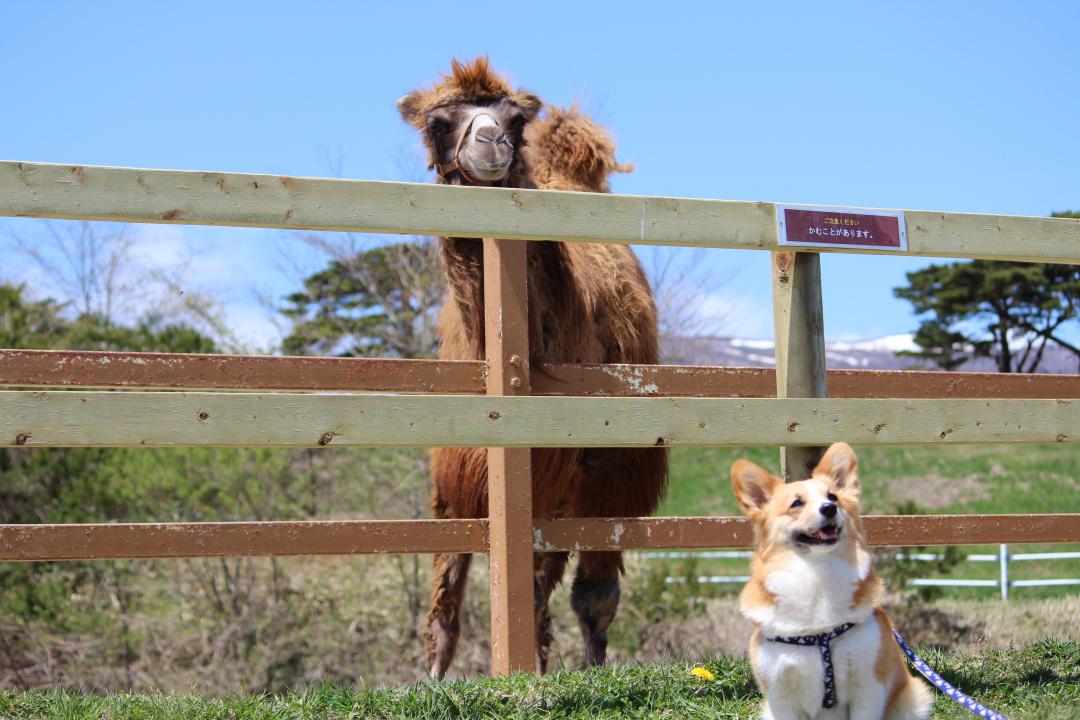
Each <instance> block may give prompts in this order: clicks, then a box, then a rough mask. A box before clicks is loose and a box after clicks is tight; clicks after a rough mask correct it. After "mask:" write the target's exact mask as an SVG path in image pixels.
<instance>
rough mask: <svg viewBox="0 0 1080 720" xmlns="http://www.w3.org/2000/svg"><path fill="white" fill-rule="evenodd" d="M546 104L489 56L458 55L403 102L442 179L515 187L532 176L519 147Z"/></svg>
mask: <svg viewBox="0 0 1080 720" xmlns="http://www.w3.org/2000/svg"><path fill="white" fill-rule="evenodd" d="M540 105H541V101H540V98H538V97H536V96H535V95H533V94H531V93H528V92H525V91H522V90H513V89H511V88H510V86H509V85H508V84H507V83H506V81H505V80H504V79H503V78H501V77H499V76H498V75H496V74H495V73H494V72H493V71H492V70H491V68H490V67H489V66H488V62H487V59H486V58H479V59H477V60H474V61H473V62H471V63H466V64H463V63H459V62H458V61H456V60H455V61H454V62H453V65H452V67H451V72H450V74H449V75H446V76H444V77H443V79H442V80H441V81H440V82H438V83H436V84H435V85H434V86H432V87H430V88H427V89H423V90H416V91H413V92H411V93H409V94H408V95H406V96H405V97H403V98H401V99H400V100H398V103H397V107H398V111H399V112H401V116H402V117H403V118H404V119H405V121H406V122H408V123H409V124H410V125H412V126H413V127H414V128H416V129H417V130H418V131H419V132H420V136H421V137H422V138H423V140H424V144H425V145H426V146H427V149H428V162H429V164H430V166H431V168H432V169H434V170H435V171H436V172H437V173H438V175H439V180H440V181H441V182H443V183H446V184H450V185H504V186H511V187H521V183H523V182H525V181H526V180H527V176H526V171H525V169H524V168H525V163H524V161H520V160H521V159H520V154H519V153H518V150H519V149H520V148H521V147H522V145H523V143H522V133H523V132H524V130H525V125H526V124H527V123H528V122H529V121H530V120H532V119H533V118H534V117H536V113H537V112H539V111H540Z"/></svg>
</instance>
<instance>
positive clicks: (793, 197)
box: [0, 0, 1080, 345]
mask: <svg viewBox="0 0 1080 720" xmlns="http://www.w3.org/2000/svg"><path fill="white" fill-rule="evenodd" d="M0 27H2V28H3V29H4V33H3V36H2V38H3V39H2V40H0V67H2V68H4V83H3V93H4V103H3V105H4V111H3V113H0V158H4V159H18V160H30V161H46V162H65V163H88V164H104V165H126V166H139V167H153V168H182V169H205V170H230V171H240V172H271V173H282V174H296V175H327V174H331V170H330V168H329V167H328V164H327V157H328V156H330V157H335V158H340V159H341V161H342V173H343V175H344V176H346V177H356V178H370V179H411V178H408V177H406V176H407V175H409V174H411V173H415V172H417V169H418V168H419V167H420V164H419V160H418V152H417V143H416V141H415V138H414V136H413V134H412V131H411V130H410V129H409V128H407V127H406V126H405V125H404V123H402V122H401V120H400V119H399V117H398V115H397V113H396V111H395V109H394V102H395V101H396V99H397V98H398V97H399V96H401V95H402V94H404V93H405V92H406V91H408V90H410V89H412V88H413V87H416V86H418V85H422V84H427V83H429V82H430V81H432V80H433V79H435V77H436V76H437V74H438V73H439V72H440V71H443V70H445V69H446V68H447V67H448V64H449V59H450V57H451V56H457V57H459V58H470V57H473V56H475V55H478V54H484V53H486V54H488V55H489V56H490V57H491V60H492V62H493V63H494V64H495V65H496V67H498V68H499V69H501V70H502V71H504V72H506V73H507V74H509V75H510V76H511V77H512V78H513V79H514V81H515V82H516V83H518V84H520V85H521V86H523V87H525V88H528V89H529V90H531V91H533V92H536V93H538V94H540V95H541V96H543V97H544V98H545V99H546V100H548V101H549V102H554V103H569V102H571V101H578V102H580V103H581V104H582V105H583V106H584V107H585V108H586V109H588V110H589V111H590V112H592V113H593V114H594V115H595V116H596V117H597V118H598V119H599V120H600V121H601V122H603V123H604V124H606V125H607V126H608V127H609V128H611V130H612V131H613V133H614V135H615V137H616V139H617V141H618V144H619V149H620V155H621V156H622V158H623V159H625V160H628V161H631V162H633V163H634V164H635V165H636V166H637V170H636V172H634V173H633V174H631V175H626V176H619V177H617V178H616V179H615V180H614V190H615V191H616V192H624V193H633V194H655V195H676V196H689V197H706V198H724V199H746V200H766V201H776V202H792V203H811V204H832V205H857V206H871V207H898V208H910V209H938V210H949V211H960V212H983V213H998V214H1018V215H1045V214H1048V213H1049V212H1050V211H1052V210H1062V209H1069V208H1080V143H1078V142H1077V136H1078V130H1077V129H1078V128H1080V93H1078V92H1077V84H1076V82H1077V76H1078V71H1080V43H1078V42H1076V37H1077V31H1078V29H1080V4H1076V3H1068V2H1060V3H1050V2H1047V3H1030V2H1027V3H1021V2H1016V3H993V2H981V3H974V2H970V3H969V2H958V3H941V2H937V3H916V2H908V3H890V4H885V3H875V4H870V3H805V2H802V3H797V2H791V3H700V4H697V3H693V4H691V3H685V4H684V3H678V2H665V3H656V2H652V3H630V2H624V3H619V4H618V5H615V4H610V5H609V4H601V3H585V2H580V0H579V1H578V2H567V3H564V2H547V3H528V4H524V3H523V4H520V5H518V4H514V3H507V2H502V3H483V2H469V3H466V4H464V5H461V4H458V5H447V4H446V3H440V4H437V5H436V4H427V3H422V2H415V1H414V2H409V3H344V2H342V3H324V2H306V3H303V4H295V3H280V2H270V1H264V2H258V3H247V2H184V3H169V4H166V3H147V2H140V3H135V2H130V3H123V2H107V1H102V2H95V3H81V2H80V3H76V2H71V3H62V2H50V3H46V2H37V3H30V2H23V3H16V2H9V3H3V4H0ZM6 226H7V227H8V228H9V229H11V228H13V229H15V230H16V231H17V232H19V233H20V234H22V235H24V236H28V235H29V236H32V235H33V234H34V233H35V232H37V231H38V230H37V226H36V224H35V223H34V221H9V222H7V223H6ZM139 233H140V234H139V238H140V242H143V243H144V244H145V248H146V249H145V253H146V254H147V256H148V257H152V258H157V259H158V260H160V261H162V262H164V261H167V260H168V259H169V258H171V257H176V256H178V255H180V254H185V253H186V254H187V256H189V257H190V258H193V259H194V261H195V266H196V267H197V269H198V270H199V282H201V283H202V284H203V286H204V287H207V288H209V289H212V290H214V291H215V292H217V293H218V294H220V295H222V297H223V298H224V299H225V300H226V301H227V302H228V303H229V312H230V317H231V318H232V321H233V322H234V323H236V325H237V326H238V327H240V328H242V329H243V330H244V331H245V332H246V333H247V334H246V336H247V337H249V338H250V339H251V342H252V343H253V344H256V345H257V344H264V343H265V342H266V341H267V340H268V339H269V338H270V337H272V335H273V331H272V329H271V328H270V326H269V325H268V322H267V320H266V319H265V318H263V317H262V316H261V314H262V309H261V307H260V306H259V304H258V303H257V302H256V301H255V299H254V297H255V294H256V292H258V293H262V294H270V295H282V294H284V293H286V292H288V291H289V290H290V289H291V287H292V286H293V283H294V282H295V278H291V277H289V276H288V274H287V273H282V272H281V270H280V265H281V250H282V248H289V247H292V248H293V249H294V250H295V251H296V253H297V254H302V253H303V252H304V251H302V250H301V249H299V246H298V243H296V242H295V240H294V239H293V238H290V237H289V236H288V235H287V234H283V233H279V232H269V231H236V230H230V229H224V228H214V229H202V228H175V227H170V228H164V227H147V228H143V229H140V230H139ZM7 257H9V258H11V257H12V256H11V255H10V254H8V255H7ZM20 262H21V261H19V260H15V261H14V262H11V261H9V263H6V264H5V265H4V266H0V276H2V277H7V278H9V279H19V278H26V277H30V276H29V275H27V270H26V268H25V267H23V266H20V265H19V264H18V263H20ZM304 262H307V263H309V264H316V263H317V258H312V257H305V259H304ZM926 263H927V261H925V260H915V259H907V258H895V257H892V258H879V257H869V256H828V255H827V256H825V258H824V260H823V269H824V280H825V304H826V332H827V335H829V336H830V337H834V338H836V337H848V338H849V337H873V336H879V335H885V334H892V333H899V332H905V331H910V330H912V329H914V327H915V325H916V323H915V321H914V319H913V318H912V317H911V314H910V311H909V310H908V307H907V305H906V304H905V303H901V302H900V301H897V300H895V299H893V297H892V292H891V290H892V288H893V287H894V286H896V285H898V284H900V283H901V282H902V281H903V273H904V272H905V271H910V270H912V269H915V268H918V267H921V266H923V265H925V264H926ZM706 267H707V268H708V269H709V272H711V273H714V274H715V277H716V279H717V285H716V287H715V289H714V290H712V294H711V295H710V297H709V301H708V305H707V306H708V307H712V308H717V309H718V310H723V309H728V313H727V325H726V329H727V330H728V331H730V332H732V333H736V334H740V335H744V336H745V335H749V336H756V337H767V336H769V335H771V310H770V305H769V303H770V290H769V281H768V277H769V276H768V255H767V253H755V252H750V251H742V252H738V251H709V252H708V253H707V264H706ZM732 275H734V276H733V277H732Z"/></svg>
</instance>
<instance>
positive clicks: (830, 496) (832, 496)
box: [825, 493, 836, 502]
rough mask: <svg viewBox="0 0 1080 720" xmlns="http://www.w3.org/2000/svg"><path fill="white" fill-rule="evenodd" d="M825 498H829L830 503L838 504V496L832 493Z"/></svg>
mask: <svg viewBox="0 0 1080 720" xmlns="http://www.w3.org/2000/svg"><path fill="white" fill-rule="evenodd" d="M825 497H827V498H829V502H836V495H833V494H832V493H829V494H828V495H826V496H825Z"/></svg>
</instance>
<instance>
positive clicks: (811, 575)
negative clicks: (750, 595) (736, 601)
mask: <svg viewBox="0 0 1080 720" xmlns="http://www.w3.org/2000/svg"><path fill="white" fill-rule="evenodd" d="M869 572H870V555H869V553H866V552H864V551H861V550H860V551H859V557H858V558H857V562H856V563H855V564H852V563H850V562H847V561H845V560H843V559H841V558H838V557H835V556H833V555H826V556H813V555H810V556H796V557H794V558H793V559H792V560H791V561H790V562H788V563H787V564H786V565H785V566H784V567H782V568H777V569H775V570H773V571H772V572H770V573H769V574H768V575H767V576H766V577H765V581H764V584H765V589H766V590H768V591H769V592H770V593H772V594H773V596H775V598H776V602H775V604H773V605H767V606H764V607H756V608H748V607H746V606H745V605H744V606H743V608H742V612H743V615H745V616H746V617H747V618H749V619H750V620H753V621H754V622H755V623H757V624H758V625H759V626H760V627H761V631H762V633H764V634H765V636H766V637H773V636H776V635H816V634H818V633H823V632H828V631H829V630H832V629H833V628H835V627H836V626H838V625H842V624H844V623H849V622H855V623H857V622H861V621H863V620H865V619H866V618H867V617H869V616H870V613H871V612H873V608H871V607H869V606H865V605H863V606H859V607H852V606H851V602H852V598H853V597H854V595H855V590H856V588H857V587H858V585H859V583H860V582H861V581H862V580H864V579H865V578H866V576H867V573H869Z"/></svg>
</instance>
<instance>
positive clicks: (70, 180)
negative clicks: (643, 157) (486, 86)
mask: <svg viewBox="0 0 1080 720" xmlns="http://www.w3.org/2000/svg"><path fill="white" fill-rule="evenodd" d="M0 215H8V216H15V217H41V218H72V219H81V220H112V221H123V222H143V223H179V224H192V225H231V226H237V227H278V228H292V229H310V230H340V231H352V232H373V233H407V234H420V235H455V236H460V237H475V238H482V237H499V238H508V239H513V240H563V241H569V242H580V241H584V242H590V241H592V242H611V243H624V244H626V243H636V244H647V245H687V246H698V247H726V248H747V249H760V250H776V249H778V245H777V232H776V211H775V206H774V205H773V204H772V203H766V202H744V201H728V200H688V199H680V198H666V197H635V196H628V195H606V194H601V193H572V192H553V191H543V190H517V189H506V188H462V187H452V186H444V185H443V186H441V185H425V184H415V183H391V182H376V181H367V180H327V179H313V178H294V177H279V176H275V175H250V174H238V173H218V172H191V171H178V170H141V169H135V168H111V167H99V166H85V165H53V164H44V163H27V162H11V161H3V162H0ZM906 216H907V234H908V246H909V250H908V252H907V253H906V254H908V255H928V256H935V257H963V258H986V259H996V260H1028V261H1036V262H1066V263H1077V262H1080V220H1075V219H1069V218H1030V217H1009V216H999V215H969V214H961V213H937V212H919V211H907V213H906ZM821 251H822V252H856V253H869V252H873V251H869V250H864V249H852V248H845V247H840V246H836V247H823V248H821ZM894 254H895V253H894Z"/></svg>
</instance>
